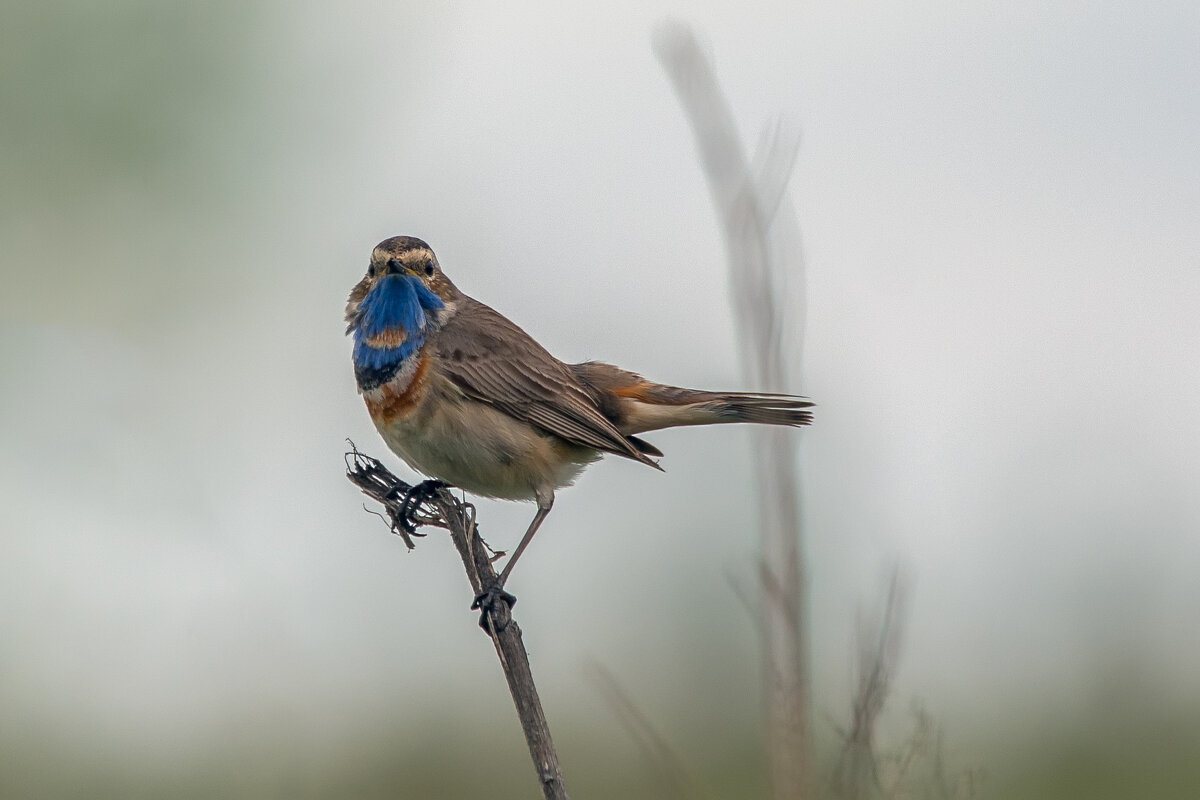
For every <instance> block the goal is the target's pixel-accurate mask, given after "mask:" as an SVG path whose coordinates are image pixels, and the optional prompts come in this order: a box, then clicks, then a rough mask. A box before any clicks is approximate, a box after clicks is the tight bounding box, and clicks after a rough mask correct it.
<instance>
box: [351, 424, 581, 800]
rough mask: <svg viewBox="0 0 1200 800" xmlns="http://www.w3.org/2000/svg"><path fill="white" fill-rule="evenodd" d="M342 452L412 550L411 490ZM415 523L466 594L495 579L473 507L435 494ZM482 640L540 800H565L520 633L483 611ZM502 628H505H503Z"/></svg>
mask: <svg viewBox="0 0 1200 800" xmlns="http://www.w3.org/2000/svg"><path fill="white" fill-rule="evenodd" d="M350 448H351V449H350V452H348V453H346V477H348V478H349V479H350V481H351V482H352V483H354V485H356V486H358V488H359V489H361V490H362V492H363V494H365V495H367V496H368V497H371V498H373V499H375V500H377V501H379V502H380V503H382V504H383V507H384V510H385V511H386V512H387V515H388V517H389V519H390V521H391V526H392V531H393V532H394V533H396V534H398V535H400V536H401V537H403V538H404V543H405V544H406V545H408V547H409V548H410V549H411V548H412V547H413V542H412V539H411V538H409V537H410V534H411V535H417V536H421V535H424V534H414V533H413V532H411V531H409V530H408V529H407V526H406V525H405V521H404V520H403V519H402V514H403V509H402V505H403V502H404V497H405V495H406V494H407V493H408V492H409V491H411V489H412V486H411V485H410V484H408V483H405V482H404V481H402V480H400V479H399V478H397V477H396V476H395V475H393V474H392V473H391V471H389V470H388V468H387V467H385V466H383V464H381V463H380V462H379V461H378V460H376V459H374V458H371V457H370V456H368V455H364V454H362V453H360V452H359V451H358V449H357V448H356V447H354V443H353V442H351V443H350ZM411 516H412V517H413V518H414V519H415V520H416V521H418V522H419V523H420V524H424V525H431V526H434V527H438V528H445V529H446V530H447V531H449V533H450V540H451V541H453V542H454V547H455V549H456V550H458V554H459V556H460V557H461V558H462V562H463V567H464V568H465V569H466V572H467V579H468V580H469V581H470V583H471V591H472V592H473V593H474V594H475V595H478V594H479V593H480V592H482V591H483V589H484V587H485V586H489V585H494V584H495V582H496V580H497V578H498V577H499V576H497V575H496V571H495V570H493V569H492V562H491V557H490V556H489V551H488V548H487V545H486V544H485V543H484V542H483V540H482V539H481V538H480V537H479V530H478V527H477V525H476V524H475V508H474V506H472V505H470V504H469V503H460V502H458V501H457V500H455V499H454V497H453V495H451V494H450V492H449V491H447V490H446V489H444V488H443V489H438V490H436V491H435V492H433V493H431V496H430V497H429V498H428V499H426V500H424V501H423V502H422V503H421V506H420V507H419V508H418V509H417V511H416V512H414V513H413V514H412V515H411ZM484 614H485V617H484V619H485V621H486V623H487V628H488V635H489V636H490V637H491V639H492V644H493V645H494V646H495V648H496V656H497V657H498V658H499V659H500V666H501V668H502V669H503V670H504V678H505V680H507V681H508V690H509V692H510V693H511V694H512V698H513V704H514V705H515V706H516V707H517V716H518V717H520V719H521V728H522V729H523V730H524V731H525V742H526V744H528V745H529V755H530V757H531V758H532V759H533V766H534V769H535V770H536V771H537V775H538V781H539V782H540V783H541V785H542V795H543V796H544V797H545V798H546V800H566V797H567V790H566V787H565V786H564V785H563V777H562V770H561V769H560V768H559V765H558V753H557V752H555V749H554V740H553V739H552V738H551V737H550V727H549V726H548V725H547V724H546V715H545V714H544V713H543V711H542V703H541V700H539V699H538V693H537V687H536V686H534V683H533V673H532V672H531V671H530V669H529V656H528V655H527V654H526V652H525V643H524V641H523V640H522V638H521V628H520V627H519V626H518V625H517V623H516V621H515V620H512V619H511V618H509V619H506V620H496V619H494V618H493V616H492V614H491V613H490V612H484ZM505 623H507V624H505Z"/></svg>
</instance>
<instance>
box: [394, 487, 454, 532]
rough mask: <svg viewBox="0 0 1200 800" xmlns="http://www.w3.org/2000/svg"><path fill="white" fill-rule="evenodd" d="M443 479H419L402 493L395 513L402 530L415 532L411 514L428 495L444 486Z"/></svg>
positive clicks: (414, 521)
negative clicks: (398, 508) (401, 498)
mask: <svg viewBox="0 0 1200 800" xmlns="http://www.w3.org/2000/svg"><path fill="white" fill-rule="evenodd" d="M446 486H447V484H446V482H445V481H439V480H432V479H431V480H427V481H421V482H420V483H418V484H417V485H416V486H414V487H412V488H411V489H409V490H408V491H407V492H405V493H404V499H403V500H401V501H400V510H399V511H398V512H397V513H396V521H397V522H398V523H399V524H400V527H402V528H403V529H404V530H406V531H407V532H409V533H416V532H417V522H416V520H414V519H413V515H414V514H416V513H417V509H418V508H420V507H421V503H424V502H425V501H426V500H428V499H429V498H430V497H432V496H433V495H434V493H435V492H437V491H438V490H439V489H444V488H446Z"/></svg>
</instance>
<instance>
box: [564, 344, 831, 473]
mask: <svg viewBox="0 0 1200 800" xmlns="http://www.w3.org/2000/svg"><path fill="white" fill-rule="evenodd" d="M571 369H572V370H573V371H574V372H575V375H576V377H578V378H579V379H580V382H581V383H582V384H583V385H584V386H585V387H586V388H587V389H589V391H590V393H591V395H592V397H593V398H594V399H595V400H596V403H597V405H598V406H599V407H600V410H601V411H602V412H603V413H604V415H605V416H606V417H608V418H609V419H610V420H611V421H612V422H613V424H614V425H615V426H616V427H617V429H618V430H620V431H621V433H623V434H625V435H626V436H629V435H631V434H635V433H643V432H645V431H653V430H659V429H661V428H673V427H676V426H680V425H717V424H722V423H729V422H752V423H758V424H762V425H792V426H800V425H808V424H809V423H811V422H812V412H811V411H809V410H808V409H810V408H812V406H813V403H812V402H811V401H809V400H808V399H807V398H804V397H797V396H795V395H790V394H773V393H765V392H705V391H700V390H698V389H684V388H682V387H679V386H667V385H665V384H661V383H654V382H652V381H648V380H646V379H645V378H643V377H642V376H640V375H637V374H634V373H632V372H627V371H626V370H623V369H619V368H617V367H614V366H612V365H610V364H603V363H600V362H597V361H588V362H585V363H583V364H573V365H571ZM637 441H638V442H639V443H640V444H637V446H638V447H639V449H641V448H642V446H643V445H646V444H648V443H645V442H642V441H641V440H640V439H639V440H637ZM650 446H651V447H652V445H650ZM643 452H650V451H646V450H643Z"/></svg>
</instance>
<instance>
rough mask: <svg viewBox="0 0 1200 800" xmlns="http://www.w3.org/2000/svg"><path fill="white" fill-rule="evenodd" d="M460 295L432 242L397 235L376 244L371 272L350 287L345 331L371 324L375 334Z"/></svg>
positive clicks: (434, 309) (368, 269)
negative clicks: (442, 265)
mask: <svg viewBox="0 0 1200 800" xmlns="http://www.w3.org/2000/svg"><path fill="white" fill-rule="evenodd" d="M457 295H458V289H456V288H455V286H454V284H453V283H451V282H450V279H449V278H447V277H446V276H445V275H444V274H443V273H442V268H441V267H440V266H439V265H438V260H437V256H436V255H434V253H433V249H432V248H430V246H429V245H427V244H425V242H423V241H421V240H420V239H418V238H416V237H415V236H393V237H392V238H390V239H384V240H383V241H382V242H380V243H379V244H377V245H375V249H374V250H373V251H372V252H371V260H370V262H369V263H368V265H367V274H366V275H365V276H363V279H362V280H361V281H359V282H358V284H357V285H356V286H355V287H354V289H353V290H351V292H350V297H349V298H348V299H347V301H346V322H347V323H349V328H347V330H346V332H347V333H350V332H352V331H357V330H359V328H360V327H361V326H363V325H367V326H368V327H370V328H372V329H373V330H372V331H371V332H369V333H368V334H367V335H368V336H371V335H374V334H375V333H377V332H378V329H380V328H382V327H391V326H392V325H394V324H404V323H406V322H408V321H409V320H411V319H412V318H413V316H414V315H418V314H419V315H420V316H422V317H424V316H426V315H427V314H428V313H429V312H434V311H437V310H438V309H441V308H442V307H443V306H445V305H446V304H450V303H452V302H453V301H454V299H455V297H457ZM368 317H369V319H368ZM422 326H423V322H422ZM406 327H407V325H406ZM410 332H411V331H410Z"/></svg>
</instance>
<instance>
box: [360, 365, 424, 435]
mask: <svg viewBox="0 0 1200 800" xmlns="http://www.w3.org/2000/svg"><path fill="white" fill-rule="evenodd" d="M428 379H429V353H428V351H427V348H426V347H421V348H420V349H419V350H417V351H415V352H413V353H412V354H410V355H409V356H407V357H406V358H404V359H403V360H402V361H401V362H400V364H399V366H398V368H397V369H396V371H395V372H394V373H393V374H392V377H391V378H389V379H388V380H386V381H384V382H383V383H381V384H379V385H378V386H376V387H374V388H372V389H367V390H365V391H364V392H363V400H364V401H366V404H367V411H368V412H369V413H370V414H371V419H372V420H374V422H375V424H376V426H380V427H382V426H388V425H391V424H392V423H393V422H395V421H396V420H398V419H402V418H404V417H406V416H408V415H409V414H411V413H412V412H413V410H414V409H415V408H416V407H417V406H418V404H419V403H420V402H421V400H422V398H423V397H424V396H425V390H426V385H427V383H428Z"/></svg>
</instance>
